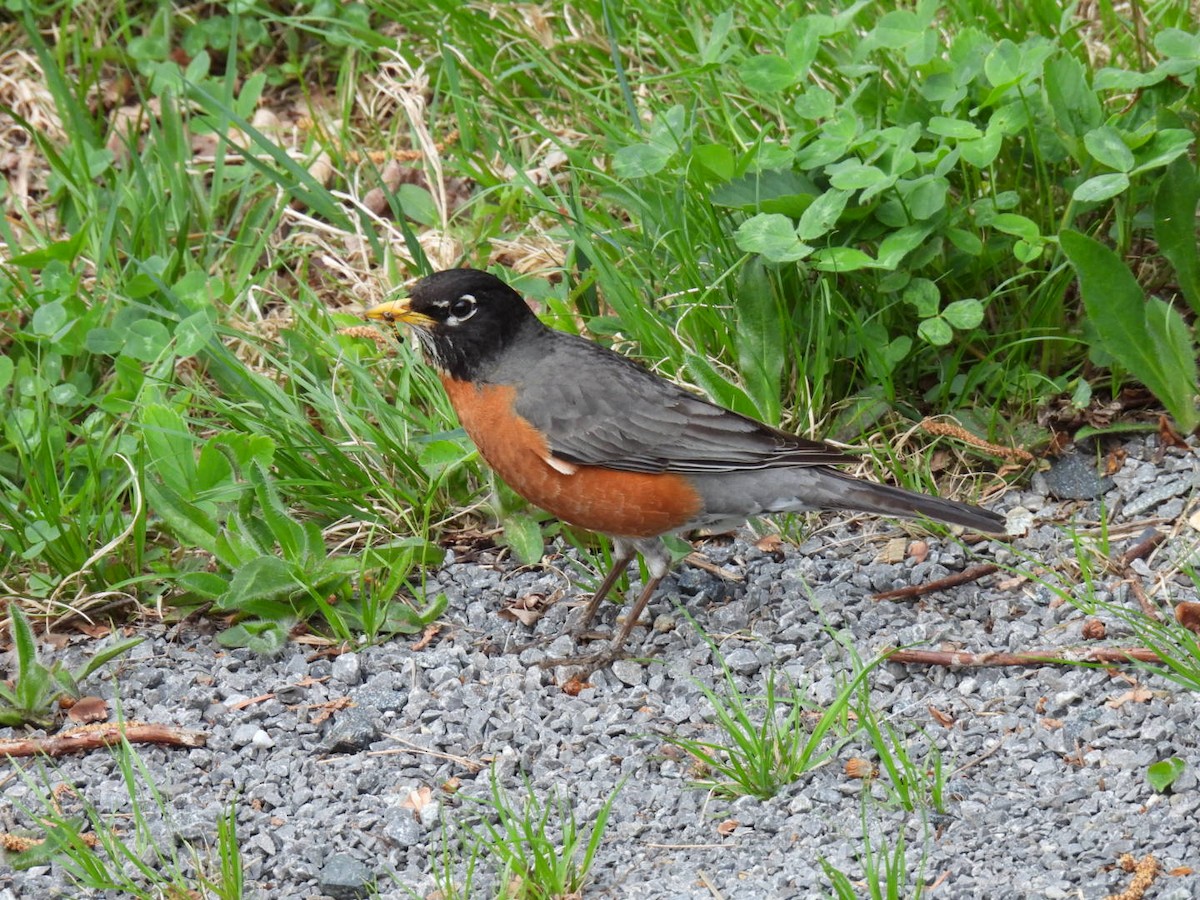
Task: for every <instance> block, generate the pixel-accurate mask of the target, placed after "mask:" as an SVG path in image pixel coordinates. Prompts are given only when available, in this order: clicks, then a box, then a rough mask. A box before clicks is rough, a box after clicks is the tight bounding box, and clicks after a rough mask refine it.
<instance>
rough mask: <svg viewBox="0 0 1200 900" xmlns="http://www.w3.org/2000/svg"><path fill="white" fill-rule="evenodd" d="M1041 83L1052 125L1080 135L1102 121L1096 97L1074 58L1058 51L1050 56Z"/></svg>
mask: <svg viewBox="0 0 1200 900" xmlns="http://www.w3.org/2000/svg"><path fill="white" fill-rule="evenodd" d="M1044 84H1045V88H1046V97H1047V99H1048V100H1049V101H1050V108H1051V110H1053V111H1054V119H1055V124H1057V126H1058V127H1059V129H1061V130H1062V131H1063V132H1065V133H1066V134H1069V135H1070V136H1071V137H1075V138H1081V137H1083V136H1084V135H1085V134H1087V133H1088V132H1089V131H1091V130H1092V129H1094V128H1096V127H1097V126H1098V125H1099V124H1100V123H1101V122H1102V121H1103V116H1104V113H1103V110H1102V109H1101V108H1100V100H1099V98H1098V97H1097V96H1096V92H1095V91H1094V90H1092V88H1091V87H1089V86H1088V83H1087V70H1086V69H1085V68H1084V65H1083V63H1081V62H1080V61H1079V60H1077V59H1076V58H1075V57H1073V56H1071V55H1069V54H1067V53H1059V54H1058V55H1057V56H1055V57H1054V58H1052V59H1050V60H1049V61H1048V62H1047V63H1046V78H1045V80H1044Z"/></svg>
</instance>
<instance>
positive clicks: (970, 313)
mask: <svg viewBox="0 0 1200 900" xmlns="http://www.w3.org/2000/svg"><path fill="white" fill-rule="evenodd" d="M942 318H943V319H945V320H946V321H947V322H949V323H950V325H952V326H953V327H954V328H957V329H960V330H962V329H968V328H978V327H979V325H980V323H982V322H983V304H982V303H980V302H979V301H978V300H974V299H965V300H955V301H954V302H953V303H950V304H948V305H947V306H946V308H945V309H943V310H942Z"/></svg>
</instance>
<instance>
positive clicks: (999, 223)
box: [988, 213, 1042, 243]
mask: <svg viewBox="0 0 1200 900" xmlns="http://www.w3.org/2000/svg"><path fill="white" fill-rule="evenodd" d="M988 224H989V225H990V226H991V227H992V228H995V229H996V230H997V231H1002V232H1004V233H1005V234H1011V235H1013V236H1014V237H1019V238H1021V239H1023V240H1026V241H1029V242H1030V243H1033V242H1035V241H1040V240H1041V237H1042V235H1041V232H1039V231H1038V227H1037V223H1036V222H1034V221H1033V219H1030V218H1028V217H1026V216H1022V215H1019V214H1018V213H1000V214H999V215H996V216H994V217H993V218H992V219H991V221H989V222H988Z"/></svg>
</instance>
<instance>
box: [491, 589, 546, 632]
mask: <svg viewBox="0 0 1200 900" xmlns="http://www.w3.org/2000/svg"><path fill="white" fill-rule="evenodd" d="M549 607H550V601H547V600H546V597H545V595H544V594H526V595H525V596H524V597H518V598H517V599H516V600H514V601H513V602H512V603H510V604H509V605H508V606H506V607H504V608H503V609H502V610H500V618H502V619H508V620H509V621H510V622H520V623H521V624H522V625H525V626H526V627H533V626H534V625H536V624H537V622H538V620H539V619H540V618H541V617H542V616H544V615H545V614H546V610H547V609H548V608H549Z"/></svg>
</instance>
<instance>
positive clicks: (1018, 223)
mask: <svg viewBox="0 0 1200 900" xmlns="http://www.w3.org/2000/svg"><path fill="white" fill-rule="evenodd" d="M240 8H241V10H242V11H241V13H240V14H239V15H233V14H231V13H229V12H227V11H220V10H209V11H208V12H207V13H206V14H205V16H204V17H203V18H200V17H198V16H197V15H196V14H195V12H194V11H193V10H192V9H190V8H180V7H176V6H173V5H168V6H162V5H158V4H145V3H137V2H130V3H124V4H119V5H117V6H116V7H113V6H112V5H111V4H103V3H99V2H81V3H76V4H69V5H63V6H61V7H53V8H51V7H39V8H37V9H31V10H30V11H26V12H22V13H21V14H19V16H14V17H10V21H6V22H4V23H2V24H0V29H2V30H3V34H4V36H5V38H6V40H9V41H10V42H12V43H13V44H14V45H15V46H18V47H22V48H24V49H25V50H26V51H27V57H26V58H27V59H28V60H29V61H30V64H29V71H28V72H27V73H26V74H27V76H28V78H29V80H30V81H32V82H33V83H36V84H37V85H38V86H39V91H38V92H35V95H34V97H33V99H29V98H28V97H21V98H20V100H19V103H18V105H17V106H15V107H13V108H11V109H9V108H8V107H6V108H5V109H6V110H8V111H7V115H8V116H9V117H10V118H11V121H12V122H13V123H14V127H15V129H16V131H15V132H14V133H16V134H18V135H21V136H23V138H24V140H25V141H26V142H27V145H28V146H27V148H26V149H25V151H24V153H25V154H26V155H27V157H28V158H29V160H30V171H31V173H32V174H33V177H32V178H31V179H30V181H29V182H28V184H29V188H28V189H22V187H21V185H19V184H17V183H11V184H9V185H6V186H5V187H4V188H3V190H4V191H5V192H6V196H5V198H4V199H5V202H6V205H7V206H8V207H9V209H10V210H11V213H10V215H9V216H7V217H6V218H5V219H4V220H3V221H0V246H2V247H3V254H2V255H3V257H4V260H5V261H4V264H3V266H2V267H0V322H2V323H3V326H4V327H3V331H2V332H0V425H2V427H0V546H2V547H3V548H4V550H5V551H6V553H5V554H4V559H3V561H0V581H2V582H3V584H4V585H5V590H6V592H7V593H9V594H11V595H13V596H17V597H20V598H23V599H24V600H26V601H31V602H32V601H36V602H38V603H39V604H41V608H42V610H43V611H44V612H48V613H50V614H51V615H55V616H63V615H71V614H77V613H78V612H86V611H87V610H88V609H89V608H91V607H93V606H96V605H100V604H102V603H109V602H112V598H113V597H114V596H119V597H122V598H124V602H125V603H126V605H127V607H129V608H130V609H133V610H137V609H138V608H139V607H149V606H151V605H156V604H158V603H159V602H160V601H165V602H166V603H167V604H168V606H178V607H181V608H184V609H191V608H195V607H198V606H208V605H214V606H215V607H216V608H217V609H218V610H219V611H221V612H222V613H225V614H228V615H230V616H231V617H232V622H231V625H232V629H233V630H231V631H230V632H227V635H226V638H227V641H229V642H233V643H242V644H246V645H253V646H257V647H259V648H260V649H264V650H269V649H271V648H273V647H277V646H278V645H279V644H280V642H281V641H283V640H285V639H286V638H287V635H288V633H289V631H290V630H291V629H293V628H297V627H308V628H316V629H318V630H320V631H321V632H322V633H324V634H326V635H327V636H328V637H330V638H331V639H336V640H346V639H348V638H351V637H353V636H355V635H357V634H360V633H365V634H366V635H367V636H368V638H370V639H374V638H376V637H379V636H382V635H386V634H387V633H390V632H393V631H396V630H401V631H403V630H412V629H414V628H419V627H421V625H422V623H424V622H426V621H428V620H429V618H430V617H431V616H433V615H436V611H437V609H438V602H439V601H438V598H436V597H434V598H427V597H425V596H424V594H423V591H422V589H421V586H420V574H419V572H420V569H421V567H422V566H424V565H427V564H429V563H431V562H436V560H437V558H438V551H437V548H436V546H435V544H434V543H433V541H434V540H436V537H437V534H438V532H439V531H440V530H441V529H442V528H445V527H447V526H448V525H450V524H453V523H454V522H455V520H456V517H459V516H460V515H461V511H462V510H464V509H472V508H475V509H480V507H479V504H480V503H481V502H483V501H484V500H485V499H486V498H487V497H488V495H489V489H490V481H489V479H488V478H487V476H486V475H483V474H482V473H481V472H480V469H479V465H478V461H477V460H476V458H475V457H474V455H473V453H472V450H471V448H470V446H469V444H468V443H467V442H466V439H465V438H464V436H463V435H462V433H461V432H460V431H458V430H457V429H455V428H454V427H453V418H452V416H451V415H450V413H449V410H448V408H447V405H446V401H445V399H444V397H443V396H442V395H441V392H440V389H439V386H438V385H437V383H436V379H434V378H433V377H432V375H431V373H429V372H428V371H427V370H426V369H424V367H422V366H421V365H420V364H419V363H418V362H417V361H416V360H415V358H414V356H413V354H412V352H411V351H410V349H409V348H407V347H400V348H398V349H396V350H395V352H394V355H393V354H392V353H391V352H390V351H389V350H388V349H387V348H386V346H380V345H377V344H376V343H375V342H373V341H370V340H367V339H365V338H364V337H362V336H360V335H357V334H352V333H351V334H347V333H342V331H341V330H342V329H343V328H345V327H347V326H350V325H353V324H356V323H357V319H356V313H357V311H358V310H359V309H361V307H362V305H363V304H365V303H369V302H373V301H374V300H376V299H379V298H380V297H382V296H383V295H384V294H385V293H386V292H387V291H388V290H390V289H391V287H392V286H393V285H395V284H397V283H398V282H401V281H403V280H404V279H405V278H406V277H408V276H410V275H414V274H419V273H421V272H425V271H428V270H429V269H431V268H436V267H444V266H448V265H454V264H457V263H459V262H466V263H472V264H475V265H485V264H488V263H489V262H493V261H496V260H502V261H507V262H512V263H519V264H520V267H521V269H522V270H523V271H524V270H531V271H532V274H525V275H513V276H512V280H513V282H514V284H516V285H517V287H518V288H519V289H521V290H522V291H524V292H525V293H526V294H527V295H528V296H529V297H530V298H531V299H533V300H535V301H537V302H538V303H540V304H541V308H542V309H543V311H544V315H545V318H546V319H547V320H548V321H549V322H551V323H552V324H554V325H556V326H558V327H561V328H566V329H569V330H575V331H584V332H586V333H588V334H590V335H591V336H593V337H596V338H597V339H600V340H603V341H607V342H610V343H612V344H613V345H614V346H616V347H617V348H618V349H622V350H626V351H629V352H632V353H634V354H636V355H638V356H640V357H642V358H644V359H646V360H647V361H649V362H650V363H652V364H653V365H654V366H655V367H656V368H657V369H658V370H659V371H661V372H663V373H664V374H666V375H669V376H671V377H674V378H677V379H679V380H681V381H684V382H688V383H691V384H693V385H695V386H698V387H700V388H703V389H704V390H705V391H707V392H708V393H710V394H711V395H712V396H713V397H715V398H716V399H717V400H719V401H720V402H722V403H725V404H726V405H729V406H731V407H733V408H735V409H738V410H740V411H743V412H746V413H749V414H752V415H755V416H759V417H762V418H764V419H766V420H767V421H770V422H773V423H774V422H781V423H783V424H785V425H787V426H788V427H793V428H796V429H800V430H803V431H806V432H821V431H830V432H832V433H834V434H836V435H837V436H838V437H839V438H842V439H846V440H858V439H860V437H861V435H862V434H863V433H864V430H867V431H871V432H879V431H882V432H883V433H885V434H891V433H896V432H898V431H902V430H904V429H905V428H907V427H910V426H911V423H912V422H914V421H916V420H919V418H920V417H921V416H922V415H924V414H927V413H951V414H954V415H957V416H958V417H959V418H960V419H961V420H962V421H963V422H964V424H966V425H967V427H968V428H970V429H972V430H974V431H975V432H977V433H978V434H980V435H982V436H985V437H989V438H991V439H992V440H995V441H998V442H1000V443H1005V442H1017V443H1021V444H1024V445H1036V444H1037V443H1038V442H1039V441H1040V440H1043V439H1044V436H1045V434H1044V432H1041V431H1039V429H1038V428H1037V426H1036V425H1035V424H1034V423H1033V417H1032V413H1033V411H1034V410H1035V409H1036V408H1037V407H1038V406H1039V405H1042V404H1046V403H1050V402H1053V401H1055V400H1057V399H1059V398H1065V397H1071V398H1073V399H1079V398H1084V399H1085V401H1086V398H1088V397H1091V396H1093V395H1095V396H1098V397H1103V396H1105V395H1106V394H1108V393H1110V392H1112V391H1114V390H1116V389H1117V388H1119V387H1120V386H1121V385H1122V384H1123V383H1125V382H1126V381H1128V380H1130V379H1137V380H1140V381H1142V382H1143V383H1145V384H1146V385H1147V386H1148V387H1150V388H1151V389H1152V390H1153V391H1154V392H1155V394H1156V395H1157V396H1158V398H1159V400H1160V401H1161V402H1162V403H1163V405H1164V407H1165V408H1166V409H1167V410H1168V411H1170V412H1171V414H1172V415H1173V416H1174V417H1175V419H1176V420H1177V422H1178V423H1179V424H1180V425H1181V427H1183V428H1190V427H1193V426H1194V425H1195V423H1196V418H1195V414H1196V410H1195V397H1194V386H1195V383H1196V377H1195V370H1194V358H1195V353H1194V352H1193V351H1194V349H1195V339H1194V336H1193V334H1192V331H1191V326H1190V325H1188V324H1187V319H1186V317H1185V316H1184V315H1183V314H1182V311H1183V310H1187V309H1189V308H1190V310H1191V311H1193V312H1194V311H1196V310H1200V288H1198V285H1200V277H1198V275H1197V273H1198V271H1200V265H1198V263H1197V254H1196V249H1195V248H1196V240H1195V237H1196V235H1195V222H1194V217H1189V215H1188V213H1189V210H1190V211H1191V212H1194V206H1195V197H1196V195H1197V192H1198V191H1200V188H1198V187H1197V185H1198V184H1200V181H1198V179H1197V176H1196V170H1195V164H1194V163H1193V162H1190V156H1189V151H1190V149H1191V147H1192V140H1193V136H1194V135H1193V131H1194V128H1195V124H1196V121H1197V111H1198V109H1200V103H1198V100H1197V91H1196V71H1197V67H1198V66H1200V51H1197V48H1196V45H1195V41H1194V40H1193V38H1192V36H1191V35H1190V33H1185V32H1186V31H1187V29H1188V28H1190V27H1191V24H1190V23H1191V20H1190V18H1189V13H1188V9H1187V4H1185V3H1183V2H1181V0H1175V2H1160V3H1152V4H1138V5H1136V6H1134V7H1131V12H1130V15H1131V16H1133V18H1132V19H1124V18H1122V17H1121V16H1119V15H1117V14H1116V13H1115V12H1114V11H1112V10H1109V9H1107V8H1105V9H1104V10H1101V11H1099V12H1098V13H1097V17H1096V18H1094V19H1092V20H1087V21H1083V20H1077V19H1074V18H1072V17H1071V16H1070V15H1069V14H1064V13H1063V12H1062V11H1061V10H1060V8H1059V6H1058V5H1057V4H1049V3H1037V4H1032V5H1027V6H1025V7H1022V8H1021V9H1020V10H1017V9H1009V10H1007V11H1006V13H1005V15H1004V16H1002V17H1001V16H998V15H997V11H996V9H995V8H994V7H988V6H986V5H981V4H975V3H968V2H958V3H948V4H945V5H944V6H941V7H937V6H934V5H932V4H922V5H921V6H919V7H918V8H916V9H914V10H893V9H890V8H885V7H882V6H879V5H873V4H867V3H864V4H859V5H857V6H855V7H852V8H851V9H849V10H845V11H835V10H833V9H832V8H829V9H825V8H822V7H820V6H812V7H801V6H798V5H796V6H791V7H780V6H778V5H777V4H767V3H756V4H752V5H750V6H741V7H737V8H736V9H733V8H730V9H727V8H725V7H724V6H721V5H715V6H711V7H709V8H705V9H689V10H688V11H686V12H684V11H683V10H679V9H674V8H668V7H662V6H660V5H655V4H649V3H643V4H626V5H625V6H622V7H619V8H617V7H613V6H611V5H606V4H605V3H603V2H597V0H585V2H583V3H580V4H574V5H572V6H571V7H570V9H569V10H568V9H567V8H565V7H557V6H551V7H545V8H539V9H540V10H541V13H539V14H535V13H534V12H531V11H530V10H527V9H525V8H523V7H521V8H517V7H512V8H510V7H504V6H500V7H495V8H492V9H490V10H488V11H485V10H483V9H481V8H477V7H471V6H462V5H459V4H450V3H441V2H431V3H425V4H416V5H414V4H411V3H392V2H386V0H372V2H368V3H363V4H346V5H326V4H320V3H301V4H296V5H295V6H294V7H292V8H289V11H287V12H283V11H281V10H280V9H279V8H277V7H276V6H275V5H273V4H266V3H250V4H245V5H243V6H242V7H240ZM543 14H544V15H543ZM396 35H403V40H399V41H398V40H397V38H396ZM935 36H936V37H937V39H936V40H935V39H934V38H935ZM943 47H949V50H943V49H942V48H943ZM1097 47H1103V48H1104V50H1105V54H1106V55H1105V57H1104V58H1106V59H1107V68H1105V69H1100V68H1098V67H1097V66H1096V65H1095V64H1094V63H1093V62H1092V59H1093V56H1094V55H1095V54H1093V53H1092V51H1093V50H1095V49H1096V48H1097ZM35 63H36V68H35V66H34V64H35ZM13 102H17V99H16V97H15V95H14V97H6V96H5V95H3V94H2V93H0V104H2V103H13ZM121 109H126V110H127V112H122V113H120V114H118V110H121ZM410 148H416V152H415V153H408V151H409V149H410ZM400 151H402V152H403V153H405V154H407V155H404V156H403V158H402V160H401V175H402V177H401V178H400V179H399V180H400V182H402V183H400V184H399V185H398V186H397V185H395V184H392V188H390V189H389V190H388V191H385V193H384V200H385V201H386V204H385V205H386V206H387V207H388V208H389V209H390V215H384V216H380V215H379V214H378V208H376V211H374V212H372V211H369V210H368V209H367V208H366V207H365V206H364V205H363V204H362V202H361V198H363V196H364V195H365V194H366V193H367V191H368V190H369V189H370V188H372V187H375V186H377V185H380V184H382V183H384V182H385V181H386V179H385V178H384V175H385V172H384V170H386V169H387V168H388V167H387V164H386V163H387V159H388V158H389V157H390V156H391V155H393V154H395V153H396V152H400ZM318 160H321V161H322V163H321V165H317V164H316V163H317V162H318ZM325 163H328V166H325ZM381 179H383V180H381ZM351 198H353V199H351ZM1189 204H1191V206H1190V207H1189ZM1060 238H1061V239H1062V243H1061V249H1060ZM1064 251H1065V252H1064ZM543 275H553V276H555V278H554V279H553V280H552V281H551V280H546V279H545V278H543V277H542V276H543ZM1076 278H1078V279H1079V281H1080V284H1081V287H1082V290H1079V289H1077V288H1076V286H1075V282H1076ZM1106 284H1113V285H1120V291H1118V292H1117V293H1116V294H1115V295H1114V298H1113V299H1112V301H1111V302H1105V301H1104V300H1103V298H1101V299H1100V300H1097V299H1096V297H1095V296H1093V294H1095V293H1096V290H1095V288H1094V286H1095V285H1102V286H1103V285H1106ZM1128 334H1132V335H1135V336H1136V338H1135V340H1133V341H1129V340H1125V339H1124V338H1121V337H1119V335H1128ZM1147 348H1149V349H1147ZM1131 350H1135V351H1137V352H1131ZM189 460H190V462H189ZM877 465H878V468H879V469H880V471H881V473H882V474H887V473H890V472H892V470H894V469H897V468H899V469H905V468H908V467H909V463H908V461H907V460H903V459H900V460H893V459H890V458H888V454H887V452H886V451H880V452H879V453H878V458H877ZM974 465H976V466H978V465H980V463H974ZM983 465H987V463H983ZM917 481H918V482H919V483H923V484H924V483H928V482H929V481H931V479H929V478H928V476H926V475H924V474H922V475H920V476H919V477H918V479H917ZM498 512H499V513H500V514H501V515H503V516H505V517H506V518H507V520H508V523H507V528H506V531H505V540H506V541H507V542H508V543H509V545H510V546H511V547H512V548H513V549H514V551H515V552H517V553H518V555H519V556H521V557H522V558H524V559H531V558H535V557H536V554H537V548H538V543H539V540H540V537H541V535H540V534H539V532H538V530H537V528H536V527H535V526H536V522H534V521H533V520H530V519H527V518H521V515H522V509H521V507H520V504H518V503H513V502H512V498H507V499H505V495H503V494H501V502H500V503H499V504H498ZM485 513H486V510H485ZM485 513H480V512H477V513H476V514H475V515H476V518H485V517H486V515H485ZM466 524H470V521H466ZM247 570H248V574H243V575H241V580H240V581H235V578H236V577H237V576H236V575H235V573H237V572H243V573H246V572H247ZM380 586H384V587H386V590H384V588H383V587H380ZM385 593H390V594H392V595H393V596H396V597H399V598H400V599H401V602H402V603H403V604H404V609H402V610H400V611H399V612H398V613H395V614H393V613H391V612H389V611H388V609H387V608H386V607H387V604H388V601H390V599H391V598H390V597H386V596H385ZM242 597H244V598H246V599H245V603H243V602H242V601H241V600H240V599H237V598H242ZM364 603H365V604H366V607H364V608H360V607H362V604H364Z"/></svg>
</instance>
